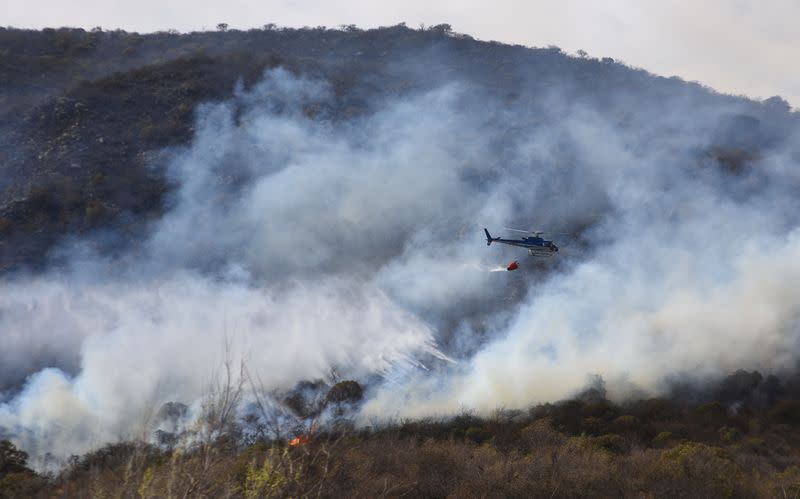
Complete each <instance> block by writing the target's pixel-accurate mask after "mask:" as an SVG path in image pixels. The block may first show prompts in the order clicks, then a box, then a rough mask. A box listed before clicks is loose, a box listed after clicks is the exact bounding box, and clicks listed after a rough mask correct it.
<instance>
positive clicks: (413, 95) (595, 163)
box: [0, 47, 800, 456]
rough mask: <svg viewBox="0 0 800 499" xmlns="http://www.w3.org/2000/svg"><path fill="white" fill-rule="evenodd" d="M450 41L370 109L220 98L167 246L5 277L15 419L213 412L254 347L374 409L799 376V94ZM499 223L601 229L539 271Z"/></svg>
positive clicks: (40, 439) (253, 93)
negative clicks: (542, 71)
mask: <svg viewBox="0 0 800 499" xmlns="http://www.w3.org/2000/svg"><path fill="white" fill-rule="evenodd" d="M449 56H450V53H449V52H448V51H447V50H445V49H442V48H441V47H436V48H432V49H431V50H430V51H429V52H428V53H425V54H420V55H419V56H418V57H417V56H415V57H409V58H408V59H405V60H398V61H396V65H394V66H392V65H390V69H389V70H387V71H390V74H397V75H405V76H406V77H407V78H410V79H414V78H417V79H426V78H427V80H426V83H427V84H426V85H425V88H421V89H419V90H415V91H413V92H410V93H408V94H406V95H393V96H387V95H383V94H382V93H380V92H377V91H376V92H374V93H367V92H365V93H364V94H363V95H358V96H356V97H358V98H360V99H363V100H365V101H366V102H367V106H366V107H367V109H368V110H369V111H368V112H362V113H353V114H352V115H347V114H346V113H343V112H342V109H345V108H346V107H347V102H349V101H348V99H353V98H354V96H353V95H346V94H342V93H341V92H337V90H336V89H335V86H334V84H333V83H332V82H331V81H330V80H329V79H327V78H326V77H325V76H324V75H320V74H299V73H297V72H291V71H288V70H286V69H284V68H281V67H279V68H277V69H271V70H268V71H266V72H265V73H264V76H263V79H262V80H261V81H260V82H259V83H257V84H255V85H254V86H251V87H248V88H245V87H244V86H243V85H241V84H240V85H237V86H236V88H235V89H231V93H230V97H229V98H227V99H226V100H224V101H222V102H210V103H207V104H204V105H202V106H200V107H199V108H197V110H196V111H195V118H194V132H193V135H192V139H191V142H190V144H188V145H186V146H176V147H172V148H168V149H165V150H162V154H161V156H160V158H161V159H160V160H159V161H161V162H163V163H164V164H165V165H166V167H165V168H166V170H165V171H166V176H167V178H168V180H169V182H170V183H171V185H173V186H174V189H173V190H172V191H171V194H170V195H169V197H168V198H167V204H166V206H167V208H166V211H165V213H164V214H163V216H162V217H161V218H159V219H158V220H156V221H154V222H153V223H152V225H151V226H149V228H148V230H147V232H146V237H144V238H143V240H142V241H140V242H139V243H137V244H133V245H130V246H128V247H124V248H121V249H118V250H117V251H115V252H114V253H113V254H109V253H107V252H103V251H102V250H101V249H98V248H100V247H102V238H101V236H99V235H97V234H88V235H86V234H85V235H77V236H74V237H72V238H70V239H66V240H64V241H62V242H61V244H60V245H59V247H58V250H57V252H56V254H57V255H59V261H60V262H61V263H60V264H59V265H51V266H48V267H45V268H44V269H43V270H42V271H38V272H34V271H29V272H22V271H20V272H16V273H9V274H7V275H5V276H3V277H2V281H0V330H2V331H3V335H2V336H0V383H1V384H2V386H3V388H4V389H5V390H6V396H5V398H4V399H3V402H2V404H0V432H2V433H4V434H8V435H11V436H12V437H13V438H15V439H16V440H18V441H19V442H21V443H22V446H23V447H24V448H26V449H29V451H30V452H31V453H33V454H36V455H39V456H41V455H44V454H45V453H47V452H52V453H54V454H55V455H57V456H66V455H69V454H70V453H76V452H84V451H86V450H88V449H90V448H91V447H92V446H94V445H97V444H98V443H102V442H105V441H109V440H113V439H114V438H116V437H118V436H120V435H124V434H126V432H129V431H131V428H132V427H134V426H136V424H137V422H138V421H139V420H141V419H142V417H143V414H146V413H147V411H149V410H152V409H153V408H154V407H158V406H160V405H161V404H163V403H164V402H167V401H180V402H183V403H185V404H187V405H189V406H192V407H197V405H198V404H199V402H200V401H201V399H202V397H203V395H204V393H205V391H204V390H205V389H206V388H207V385H208V382H209V376H210V372H211V371H212V370H213V368H214V366H215V365H218V364H219V363H220V361H221V359H220V355H221V351H222V348H223V346H224V345H225V343H226V341H229V342H230V344H231V345H232V348H233V352H234V354H235V355H236V356H237V357H238V356H241V357H242V358H243V359H244V360H245V362H246V364H247V365H248V368H249V369H252V370H253V372H254V373H257V375H258V378H259V379H260V380H261V382H262V383H264V385H265V386H266V387H267V388H270V389H287V388H290V387H291V386H292V385H294V384H295V383H297V382H298V381H301V380H305V379H316V378H320V377H324V376H325V375H326V373H328V372H329V371H330V369H331V368H335V369H336V370H337V371H339V372H340V373H341V374H342V375H344V376H346V377H349V378H354V379H360V380H370V382H369V384H368V393H367V401H366V404H365V406H364V407H363V409H362V416H363V417H364V418H367V417H370V416H378V417H395V416H408V415H414V416H419V415H425V414H432V413H451V412H454V411H456V410H458V409H459V407H462V406H467V407H472V408H476V409H478V410H481V411H490V410H492V409H494V408H497V407H501V406H505V407H525V406H527V405H529V404H532V403H535V402H544V401H553V400H557V399H559V398H563V397H567V396H569V395H571V394H574V393H575V392H576V391H578V390H580V389H582V388H583V387H584V386H585V383H586V380H587V376H590V375H600V376H602V377H603V378H604V379H605V380H606V383H607V386H608V389H609V392H610V393H611V394H612V395H614V396H615V397H618V398H624V397H626V396H628V395H630V394H632V393H645V394H659V393H664V392H665V391H666V390H667V388H668V384H669V382H670V380H672V379H674V378H675V377H687V378H688V379H690V380H692V381H696V382H703V381H705V380H708V379H715V378H718V377H720V376H723V375H724V374H727V373H728V372H730V371H732V370H735V369H738V368H745V369H759V370H762V371H765V372H791V371H793V370H794V369H795V368H796V363H797V355H798V353H800V352H799V350H800V344H798V341H800V323H798V318H799V317H800V315H798V314H800V294H798V293H797V292H796V289H795V286H796V284H795V283H797V282H798V280H800V231H798V229H797V226H798V221H799V220H798V217H800V215H798V214H800V198H798V197H797V195H796V193H797V192H798V188H800V173H799V172H800V170H798V160H799V159H800V127H798V118H797V115H796V113H791V112H790V111H789V109H788V106H785V103H783V102H781V101H777V100H772V101H768V102H765V103H758V102H754V101H747V100H744V99H735V98H728V97H722V96H719V95H716V94H713V93H711V92H707V91H705V90H700V89H697V88H695V87H691V86H688V85H685V84H683V83H680V84H679V83H677V82H675V83H674V84H670V85H664V86H661V87H657V88H655V89H653V88H650V87H647V86H646V85H645V86H643V87H641V88H640V90H639V91H638V92H631V91H630V88H628V87H626V88H621V89H620V90H614V87H615V85H613V84H608V86H607V88H608V89H610V90H608V91H603V92H597V93H592V91H591V88H592V85H590V84H588V83H586V82H585V81H580V82H577V83H576V81H571V80H564V81H559V80H558V79H555V78H553V79H550V78H547V83H545V82H544V81H543V78H540V75H539V74H538V73H537V72H536V71H534V70H531V71H530V72H526V69H525V67H522V68H521V69H520V74H521V76H520V80H521V81H520V82H519V87H518V88H517V89H514V91H512V92H508V93H506V92H504V91H503V89H498V88H492V87H491V86H490V85H486V84H485V82H484V81H482V80H481V79H480V78H475V77H474V75H470V74H469V71H467V70H465V71H464V72H463V73H458V72H454V73H453V74H450V75H447V76H446V77H442V75H440V74H438V73H436V74H433V75H426V74H425V71H424V68H423V67H421V66H420V67H416V66H414V65H413V64H411V61H414V60H417V61H422V63H427V64H431V65H437V64H439V61H440V60H443V58H447V57H449ZM564 59H566V58H564ZM557 60H558V59H557ZM598 64H599V63H598ZM441 65H442V66H444V62H442V63H441ZM409 75H410V76H409ZM483 76H485V75H482V76H481V77H483ZM553 82H554V83H553ZM550 83H553V84H550ZM634 88H638V87H634ZM153 167H154V168H155V167H156V165H154V166H153ZM484 226H485V227H488V228H489V229H490V230H492V231H497V232H500V231H501V230H502V229H501V228H502V227H505V226H511V227H522V228H544V229H550V230H554V231H560V232H570V233H573V234H575V235H574V236H563V243H564V244H563V249H562V252H561V253H560V254H559V256H558V257H557V258H556V259H553V260H549V261H546V262H535V261H533V259H531V258H527V257H525V256H523V255H522V254H520V252H519V251H518V250H515V249H514V248H505V247H496V246H495V245H493V246H492V247H490V248H487V247H486V244H485V240H484V237H483V232H482V230H481V229H482V227H484ZM554 237H555V238H556V240H557V241H559V237H560V236H554ZM559 242H561V241H559ZM512 259H519V260H520V263H521V266H522V268H521V270H520V271H517V272H514V273H509V272H504V273H501V272H497V273H495V272H489V270H490V269H492V268H494V267H496V266H497V265H498V264H501V263H503V262H507V261H510V260H512ZM376 380H377V381H376Z"/></svg>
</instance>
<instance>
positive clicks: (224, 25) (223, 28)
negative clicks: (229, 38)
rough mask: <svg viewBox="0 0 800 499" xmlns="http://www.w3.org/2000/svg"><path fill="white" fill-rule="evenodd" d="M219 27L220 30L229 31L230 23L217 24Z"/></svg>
mask: <svg viewBox="0 0 800 499" xmlns="http://www.w3.org/2000/svg"><path fill="white" fill-rule="evenodd" d="M217 29H218V30H220V31H228V23H219V24H217Z"/></svg>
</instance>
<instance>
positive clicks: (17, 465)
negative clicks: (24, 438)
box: [0, 440, 30, 475]
mask: <svg viewBox="0 0 800 499" xmlns="http://www.w3.org/2000/svg"><path fill="white" fill-rule="evenodd" d="M21 471H30V468H28V453H27V452H25V451H22V450H20V449H17V447H16V446H15V445H14V444H13V443H11V441H10V440H0V475H3V474H6V473H19V472H21Z"/></svg>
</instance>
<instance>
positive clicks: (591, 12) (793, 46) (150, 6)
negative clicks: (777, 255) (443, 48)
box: [0, 0, 800, 108]
mask: <svg viewBox="0 0 800 499" xmlns="http://www.w3.org/2000/svg"><path fill="white" fill-rule="evenodd" d="M3 4H5V5H3ZM0 5H2V8H0V12H3V13H4V14H3V15H2V20H0V24H3V25H7V26H14V27H21V28H43V27H60V26H80V27H84V28H87V29H88V28H92V27H95V26H101V27H103V28H105V29H113V28H122V29H125V30H128V31H139V32H151V31H158V30H167V29H177V30H179V31H181V32H187V31H193V30H202V29H215V27H216V25H217V24H218V23H222V22H224V23H227V24H228V25H229V26H230V27H231V28H239V29H246V28H253V27H259V26H263V25H264V24H267V23H275V24H278V25H280V26H291V27H302V26H329V27H335V26H339V25H342V24H356V25H358V26H360V27H364V28H370V27H378V26H390V25H394V24H397V23H400V22H405V23H406V24H408V25H409V26H411V27H417V26H419V25H421V24H424V25H426V26H430V25H435V24H440V23H448V24H450V25H451V26H452V27H453V29H454V30H455V31H457V32H460V33H466V34H469V35H471V36H473V37H475V38H478V39H482V40H496V41H500V42H504V43H515V44H521V45H526V46H536V47H542V46H547V45H557V46H559V47H561V48H562V49H564V50H565V51H567V52H569V53H575V52H577V51H578V50H585V51H586V52H588V53H589V55H591V56H594V57H612V58H614V59H617V60H620V61H623V62H625V63H627V64H629V65H632V66H636V67H640V68H644V69H646V70H648V71H651V72H653V73H656V74H659V75H662V76H673V75H677V76H680V77H681V78H683V79H686V80H689V81H698V82H700V83H702V84H703V85H706V86H710V87H712V88H714V89H716V90H718V91H721V92H724V93H732V94H737V95H746V96H749V97H753V98H768V97H771V96H774V95H780V96H782V97H784V98H785V99H787V100H788V101H789V102H790V104H791V105H792V106H793V107H795V108H796V107H798V106H800V73H798V72H797V71H796V69H795V64H794V63H795V61H797V60H798V59H800V30H797V29H795V28H796V20H797V19H798V18H800V2H797V1H795V0H770V1H769V2H756V1H751V0H707V1H704V2H695V1H691V0H606V1H603V2H595V1H584V0H561V1H558V2H556V1H552V0H493V1H486V0H459V1H453V0H440V1H432V0H402V1H399V0H387V1H381V2H364V1H361V0H339V1H328V0H296V1H289V0H268V1H265V0H226V1H225V2H220V1H214V2H210V1H205V2H197V1H194V0H170V1H164V0H138V1H136V2H132V1H126V0H73V1H70V2H64V1H61V0H29V1H27V2H18V1H13V0H2V1H0Z"/></svg>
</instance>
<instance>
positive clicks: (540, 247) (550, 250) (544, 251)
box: [483, 227, 558, 257]
mask: <svg viewBox="0 0 800 499" xmlns="http://www.w3.org/2000/svg"><path fill="white" fill-rule="evenodd" d="M507 230H510V231H513V232H521V233H523V234H527V235H526V236H523V237H522V239H503V238H502V237H492V235H491V234H489V231H488V230H487V229H486V228H485V227H484V229H483V232H485V233H486V246H490V245H491V244H492V243H501V244H508V245H510V246H518V247H520V248H527V250H528V253H530V254H531V255H532V256H540V257H548V256H553V255H555V254H556V253H558V246H556V245H555V244H554V243H553V241H547V240H545V239H544V238H542V234H544V232H543V231H528V230H519V229H507Z"/></svg>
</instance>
